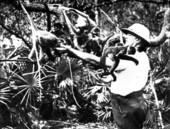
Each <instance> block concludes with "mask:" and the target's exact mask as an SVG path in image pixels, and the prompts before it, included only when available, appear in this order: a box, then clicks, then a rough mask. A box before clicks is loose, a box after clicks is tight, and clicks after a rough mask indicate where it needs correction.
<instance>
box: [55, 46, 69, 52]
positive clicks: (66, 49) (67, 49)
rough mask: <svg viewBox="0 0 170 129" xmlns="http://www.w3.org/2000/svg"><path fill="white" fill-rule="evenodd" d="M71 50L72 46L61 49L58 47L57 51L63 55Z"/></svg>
mask: <svg viewBox="0 0 170 129" xmlns="http://www.w3.org/2000/svg"><path fill="white" fill-rule="evenodd" d="M70 49H71V46H69V45H63V44H62V45H60V47H57V48H56V50H57V51H58V52H61V53H66V52H68V51H69V50H70Z"/></svg>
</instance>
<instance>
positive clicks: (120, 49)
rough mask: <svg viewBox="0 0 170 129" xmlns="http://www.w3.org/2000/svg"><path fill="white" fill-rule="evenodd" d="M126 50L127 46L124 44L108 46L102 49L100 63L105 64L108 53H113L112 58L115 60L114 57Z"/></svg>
mask: <svg viewBox="0 0 170 129" xmlns="http://www.w3.org/2000/svg"><path fill="white" fill-rule="evenodd" d="M126 50H127V47H124V46H114V47H108V48H106V49H104V50H103V53H102V56H101V62H100V63H101V65H102V66H103V65H104V64H105V59H106V57H107V55H108V54H112V55H113V59H112V60H115V57H116V56H117V55H118V54H120V53H121V54H125V53H126Z"/></svg>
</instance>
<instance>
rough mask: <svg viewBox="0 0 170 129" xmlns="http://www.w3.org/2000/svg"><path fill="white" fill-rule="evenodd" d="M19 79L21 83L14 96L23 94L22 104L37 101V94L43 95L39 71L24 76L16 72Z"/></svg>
mask: <svg viewBox="0 0 170 129" xmlns="http://www.w3.org/2000/svg"><path fill="white" fill-rule="evenodd" d="M15 76H16V77H17V79H18V80H20V81H21V85H18V86H17V88H18V92H17V93H16V94H15V95H14V96H13V98H14V97H16V96H18V95H21V96H22V99H21V101H20V104H22V103H23V102H25V104H26V106H27V105H28V103H31V102H32V101H35V100H34V99H35V96H38V95H41V93H40V91H41V88H42V87H40V84H39V75H38V74H37V73H29V74H27V75H24V76H23V77H22V76H20V75H17V74H15Z"/></svg>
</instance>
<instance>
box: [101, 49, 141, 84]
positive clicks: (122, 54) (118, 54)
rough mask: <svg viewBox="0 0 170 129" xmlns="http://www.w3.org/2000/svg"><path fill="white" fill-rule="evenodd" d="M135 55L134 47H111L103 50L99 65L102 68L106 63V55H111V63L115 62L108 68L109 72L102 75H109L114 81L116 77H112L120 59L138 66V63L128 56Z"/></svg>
mask: <svg viewBox="0 0 170 129" xmlns="http://www.w3.org/2000/svg"><path fill="white" fill-rule="evenodd" d="M135 53H136V49H135V48H134V47H131V46H112V47H107V48H105V49H104V50H103V53H102V56H101V62H100V64H101V65H102V66H104V64H105V61H106V57H107V56H108V54H111V55H112V57H111V59H112V60H113V61H115V63H114V65H113V66H112V67H111V68H110V70H109V72H108V73H104V75H106V74H111V75H112V77H113V79H114V81H116V76H115V75H114V71H115V69H116V67H117V66H118V64H119V62H120V59H122V60H129V61H133V62H134V63H135V64H136V65H138V63H139V62H138V60H137V59H135V58H133V57H132V56H130V55H133V54H135ZM127 54H128V55H127Z"/></svg>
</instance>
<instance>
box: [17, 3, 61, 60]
mask: <svg viewBox="0 0 170 129" xmlns="http://www.w3.org/2000/svg"><path fill="white" fill-rule="evenodd" d="M20 4H21V7H22V9H23V11H24V13H25V14H26V15H27V17H28V20H29V23H30V25H31V30H32V42H33V45H32V49H31V52H30V53H29V55H28V58H29V59H31V58H32V56H33V54H34V52H35V54H36V53H37V45H38V46H39V48H40V53H39V61H41V60H42V58H43V54H44V53H46V54H47V56H48V58H49V60H51V61H54V60H55V57H54V56H53V55H52V53H51V49H52V48H55V47H58V46H60V43H61V40H60V39H59V38H57V37H56V36H55V35H54V34H52V33H50V32H48V31H42V30H38V29H37V27H36V26H35V25H34V23H33V21H32V19H31V17H30V15H29V14H28V12H27V10H26V9H25V7H24V6H23V4H22V3H20ZM36 58H37V59H38V53H37V54H36Z"/></svg>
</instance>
